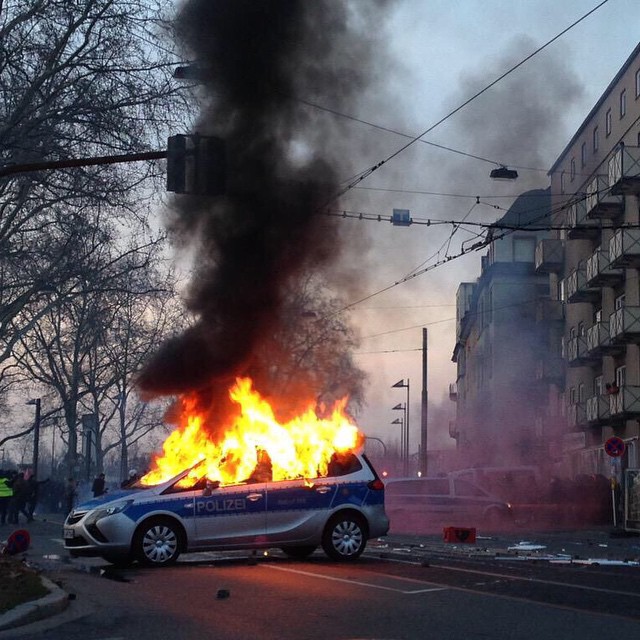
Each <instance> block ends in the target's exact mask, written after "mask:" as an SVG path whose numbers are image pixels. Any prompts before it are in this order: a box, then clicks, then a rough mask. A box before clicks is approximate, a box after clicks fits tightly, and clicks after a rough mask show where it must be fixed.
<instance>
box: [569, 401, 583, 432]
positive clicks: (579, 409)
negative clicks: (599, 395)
mask: <svg viewBox="0 0 640 640" xmlns="http://www.w3.org/2000/svg"><path fill="white" fill-rule="evenodd" d="M567 426H568V427H569V428H572V429H576V428H580V427H586V426H587V409H586V403H584V402H578V403H577V404H570V405H569V406H568V407H567Z"/></svg>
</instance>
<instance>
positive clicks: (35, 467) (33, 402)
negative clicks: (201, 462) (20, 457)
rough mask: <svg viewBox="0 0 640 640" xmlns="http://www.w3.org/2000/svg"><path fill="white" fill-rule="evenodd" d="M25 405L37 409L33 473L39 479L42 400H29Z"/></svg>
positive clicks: (34, 431)
mask: <svg viewBox="0 0 640 640" xmlns="http://www.w3.org/2000/svg"><path fill="white" fill-rule="evenodd" d="M25 404H31V405H34V406H35V408H36V417H35V421H34V424H33V463H32V465H31V466H32V469H31V473H32V474H33V475H34V476H35V477H36V478H37V477H38V456H39V454H40V451H39V447H40V398H35V399H32V400H27V401H26V402H25Z"/></svg>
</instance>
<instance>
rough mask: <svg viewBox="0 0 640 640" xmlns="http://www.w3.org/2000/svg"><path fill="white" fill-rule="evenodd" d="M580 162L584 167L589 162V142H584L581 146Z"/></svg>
mask: <svg viewBox="0 0 640 640" xmlns="http://www.w3.org/2000/svg"><path fill="white" fill-rule="evenodd" d="M580 163H581V165H580V166H582V167H584V166H585V165H586V164H587V143H586V142H583V143H582V146H581V147H580Z"/></svg>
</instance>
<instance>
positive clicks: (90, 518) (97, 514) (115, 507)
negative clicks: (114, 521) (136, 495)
mask: <svg viewBox="0 0 640 640" xmlns="http://www.w3.org/2000/svg"><path fill="white" fill-rule="evenodd" d="M132 504H133V500H123V501H122V502H114V503H113V504H110V505H108V506H106V507H103V508H102V509H96V510H95V511H92V512H91V513H89V514H88V515H87V518H86V520H85V525H91V524H95V523H96V522H98V520H101V519H102V518H106V517H107V516H112V515H114V514H116V513H122V512H123V511H124V510H125V509H127V508H128V507H129V506H131V505H132Z"/></svg>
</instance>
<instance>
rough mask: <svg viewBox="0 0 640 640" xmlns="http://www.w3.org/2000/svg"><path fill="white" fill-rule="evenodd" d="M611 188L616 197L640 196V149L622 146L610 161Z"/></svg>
mask: <svg viewBox="0 0 640 640" xmlns="http://www.w3.org/2000/svg"><path fill="white" fill-rule="evenodd" d="M609 187H610V189H611V193H612V194H614V195H620V194H631V195H638V194H640V147H627V146H626V145H622V144H621V145H620V146H619V147H618V148H617V149H616V150H615V151H614V152H613V154H612V156H611V158H610V159H609Z"/></svg>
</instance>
